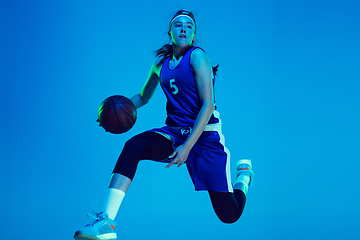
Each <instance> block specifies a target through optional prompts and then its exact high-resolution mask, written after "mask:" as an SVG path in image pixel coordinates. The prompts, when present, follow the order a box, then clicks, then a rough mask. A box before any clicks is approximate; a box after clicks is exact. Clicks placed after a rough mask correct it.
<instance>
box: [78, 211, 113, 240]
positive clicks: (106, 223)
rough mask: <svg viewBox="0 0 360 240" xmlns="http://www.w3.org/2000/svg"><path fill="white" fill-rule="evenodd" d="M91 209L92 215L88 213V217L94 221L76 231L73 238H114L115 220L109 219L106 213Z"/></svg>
mask: <svg viewBox="0 0 360 240" xmlns="http://www.w3.org/2000/svg"><path fill="white" fill-rule="evenodd" d="M91 211H92V212H93V215H90V214H89V215H88V217H90V218H92V219H93V220H95V221H93V222H92V223H90V224H87V225H86V226H85V227H83V228H81V229H79V230H78V231H76V232H75V235H74V238H75V239H76V240H90V239H93V240H116V239H117V236H116V232H115V226H116V222H115V221H114V220H112V219H110V218H109V217H108V215H107V213H103V212H100V213H98V212H96V211H95V210H94V209H93V208H91Z"/></svg>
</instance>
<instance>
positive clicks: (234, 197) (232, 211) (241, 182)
mask: <svg viewBox="0 0 360 240" xmlns="http://www.w3.org/2000/svg"><path fill="white" fill-rule="evenodd" d="M236 167H237V178H236V183H235V185H234V192H233V193H231V192H215V191H209V195H210V199H211V203H212V205H213V208H214V211H215V213H216V215H217V216H218V217H219V219H220V220H221V221H222V222H224V223H234V222H236V221H237V220H238V219H239V218H240V216H241V214H242V212H243V210H244V207H245V203H246V195H247V193H248V187H249V186H250V184H251V182H252V180H253V177H254V172H253V171H252V165H251V161H250V160H248V159H243V160H239V161H238V162H237V163H236Z"/></svg>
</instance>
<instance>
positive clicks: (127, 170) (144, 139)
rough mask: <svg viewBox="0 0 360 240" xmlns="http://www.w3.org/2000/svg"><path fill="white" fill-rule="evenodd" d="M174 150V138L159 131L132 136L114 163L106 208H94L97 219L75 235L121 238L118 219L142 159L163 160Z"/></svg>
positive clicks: (96, 237) (80, 236) (81, 236)
mask: <svg viewBox="0 0 360 240" xmlns="http://www.w3.org/2000/svg"><path fill="white" fill-rule="evenodd" d="M172 152H173V147H172V142H171V141H169V140H168V139H167V138H166V137H164V136H162V135H160V134H158V133H155V132H144V133H141V134H139V135H136V136H134V137H133V138H131V139H130V140H128V141H127V142H126V144H125V146H124V148H123V150H122V152H121V154H120V157H119V159H118V161H117V163H116V165H115V167H114V170H113V175H112V178H111V181H110V185H109V189H108V193H107V195H106V198H105V202H104V207H103V211H102V212H100V213H97V212H96V211H93V212H94V215H95V216H93V217H92V218H93V219H94V220H95V221H94V222H92V223H90V224H88V225H86V226H85V227H83V228H81V229H79V230H78V231H77V232H76V233H75V236H74V238H75V239H77V240H80V239H84V240H85V239H109V240H110V239H111V240H113V239H117V237H116V233H115V226H116V223H115V221H114V219H115V217H116V215H117V212H118V210H119V207H120V205H121V202H122V200H123V198H124V196H125V192H126V190H127V189H128V187H129V185H130V184H131V181H132V179H133V178H134V176H135V172H136V169H137V165H138V163H139V161H140V160H144V159H148V160H154V161H163V160H164V159H166V158H167V157H168V156H169V155H170V154H171V153H172Z"/></svg>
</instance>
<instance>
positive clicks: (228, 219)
mask: <svg viewBox="0 0 360 240" xmlns="http://www.w3.org/2000/svg"><path fill="white" fill-rule="evenodd" d="M239 218H240V217H219V219H220V221H221V222H223V223H226V224H232V223H235V222H236V221H237V220H239Z"/></svg>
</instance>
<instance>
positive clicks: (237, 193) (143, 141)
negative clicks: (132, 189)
mask: <svg viewBox="0 0 360 240" xmlns="http://www.w3.org/2000/svg"><path fill="white" fill-rule="evenodd" d="M173 151H174V149H173V147H172V143H171V141H169V140H168V139H167V138H165V137H164V136H161V135H160V134H158V133H155V132H144V133H141V134H139V135H136V136H134V137H132V138H131V139H130V140H128V141H127V142H126V143H125V146H124V148H123V150H122V152H121V154H120V156H119V159H118V161H117V163H116V165H115V167H114V171H113V173H118V174H121V175H124V176H126V177H128V178H130V179H131V180H132V179H133V178H134V176H135V172H136V169H137V165H138V163H139V162H140V160H145V159H147V160H153V161H162V160H165V159H166V158H167V157H168V156H170V154H172V153H173ZM209 195H210V199H211V203H212V205H213V208H214V211H215V213H216V215H217V216H218V217H219V219H220V220H221V221H222V222H224V223H234V222H236V221H237V220H238V219H239V218H240V216H241V214H242V212H243V209H244V206H245V202H246V196H245V194H244V193H243V192H242V191H241V190H236V189H235V190H234V193H229V192H214V191H209Z"/></svg>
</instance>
